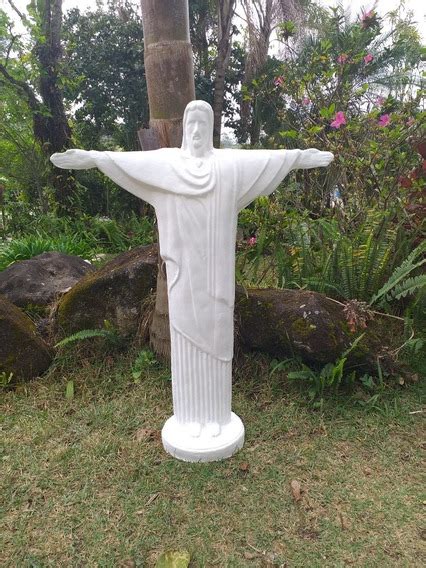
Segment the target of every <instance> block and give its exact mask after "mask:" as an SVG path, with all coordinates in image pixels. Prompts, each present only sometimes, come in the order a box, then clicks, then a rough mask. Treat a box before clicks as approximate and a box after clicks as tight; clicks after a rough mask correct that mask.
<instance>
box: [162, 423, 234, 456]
mask: <svg viewBox="0 0 426 568" xmlns="http://www.w3.org/2000/svg"><path fill="white" fill-rule="evenodd" d="M161 437H162V440H163V446H164V449H165V450H166V452H167V453H169V454H171V455H172V456H173V457H175V458H177V459H179V460H183V461H188V462H209V461H217V460H223V459H225V458H229V457H231V456H232V455H233V454H235V452H237V451H238V450H239V449H241V448H242V447H243V444H244V424H243V423H242V421H241V419H240V418H239V417H238V416H237V415H236V414H234V413H233V412H232V413H231V421H230V422H229V423H228V424H226V425H225V426H222V428H221V432H220V434H219V435H218V436H212V435H211V433H210V432H208V429H207V428H206V429H205V430H201V433H200V435H199V436H196V437H195V436H192V435H191V433H190V432H189V431H188V428H185V426H184V425H182V424H179V423H178V422H177V420H176V418H175V417H174V416H172V417H171V418H169V419H168V420H167V422H166V423H165V424H164V426H163V430H162V432H161Z"/></svg>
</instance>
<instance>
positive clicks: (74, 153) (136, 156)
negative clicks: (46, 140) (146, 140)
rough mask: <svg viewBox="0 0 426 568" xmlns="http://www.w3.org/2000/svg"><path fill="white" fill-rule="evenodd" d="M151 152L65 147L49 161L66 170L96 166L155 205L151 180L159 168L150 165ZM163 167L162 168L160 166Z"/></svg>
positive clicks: (126, 188) (120, 184) (152, 155)
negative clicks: (64, 150) (72, 148)
mask: <svg viewBox="0 0 426 568" xmlns="http://www.w3.org/2000/svg"><path fill="white" fill-rule="evenodd" d="M155 155H156V154H155V153H154V152H98V151H97V150H77V149H74V150H67V151H66V152H63V153H57V154H53V155H52V156H51V157H50V160H51V162H52V163H53V164H54V165H55V166H56V167H57V168H63V169H67V170H68V169H69V170H88V169H91V168H98V169H99V170H100V171H101V172H102V173H103V174H105V175H106V176H108V177H109V178H110V179H112V180H113V181H114V182H115V183H116V184H117V185H119V186H120V187H122V188H123V189H125V190H126V191H128V192H130V193H132V194H133V195H135V196H136V197H138V198H139V199H143V200H144V201H147V202H148V203H150V204H151V205H153V206H154V207H155V204H156V199H157V198H156V193H157V191H156V183H155V182H156V181H157V180H156V179H155V178H154V179H153V182H154V183H150V181H151V180H150V174H151V178H152V177H153V175H155V172H157V171H159V170H161V168H158V167H155V164H154V166H151V167H150V162H152V161H153V160H154V159H155ZM163 169H164V168H163Z"/></svg>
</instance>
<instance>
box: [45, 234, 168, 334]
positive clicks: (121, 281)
mask: <svg viewBox="0 0 426 568" xmlns="http://www.w3.org/2000/svg"><path fill="white" fill-rule="evenodd" d="M157 254H158V253H157V246H156V245H149V246H144V247H137V248H135V249H132V250H130V251H127V252H125V253H122V254H120V255H118V256H116V257H115V258H114V259H112V260H111V261H110V262H108V263H107V264H105V265H104V266H103V267H102V268H100V269H99V270H97V271H96V272H94V273H92V274H88V275H86V276H85V277H84V278H82V279H81V280H80V281H79V282H78V283H77V284H76V285H75V286H74V287H73V288H72V289H71V290H70V291H69V292H67V293H66V294H65V295H64V296H63V297H62V299H61V300H60V302H59V304H58V306H57V309H56V313H55V316H56V317H55V325H54V328H55V330H56V332H59V333H60V334H62V335H68V334H70V333H75V332H76V331H79V330H81V329H97V328H102V327H104V322H105V320H106V321H108V322H109V323H110V324H111V325H112V326H113V327H114V328H116V329H117V330H118V331H119V333H120V334H122V335H131V334H134V333H136V332H137V329H138V325H139V321H140V317H141V309H142V305H143V302H144V301H145V299H146V298H147V296H148V295H149V294H150V292H151V291H152V290H153V289H154V288H155V281H156V274H157Z"/></svg>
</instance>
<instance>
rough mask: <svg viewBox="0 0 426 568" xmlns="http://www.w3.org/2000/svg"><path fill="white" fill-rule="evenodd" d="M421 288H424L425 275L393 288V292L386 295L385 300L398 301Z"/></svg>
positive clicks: (425, 283) (425, 284)
mask: <svg viewBox="0 0 426 568" xmlns="http://www.w3.org/2000/svg"><path fill="white" fill-rule="evenodd" d="M423 287H426V274H420V275H419V276H413V277H411V278H407V280H404V281H403V282H401V283H400V284H398V285H397V286H395V288H394V290H392V291H391V293H390V294H388V296H387V298H386V299H387V300H388V301H390V300H392V299H395V300H399V299H400V298H405V296H408V295H409V294H414V292H416V291H417V290H420V289H421V288H423Z"/></svg>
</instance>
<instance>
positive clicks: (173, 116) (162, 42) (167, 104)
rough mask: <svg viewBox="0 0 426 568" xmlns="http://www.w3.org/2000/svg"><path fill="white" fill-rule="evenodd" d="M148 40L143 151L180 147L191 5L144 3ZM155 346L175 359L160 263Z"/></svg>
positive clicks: (167, 0)
mask: <svg viewBox="0 0 426 568" xmlns="http://www.w3.org/2000/svg"><path fill="white" fill-rule="evenodd" d="M141 5H142V20H143V29H144V38H145V72H146V81H147V87H148V101H149V112H150V121H149V126H150V127H149V129H144V130H141V131H140V133H139V134H140V139H141V144H142V148H143V149H144V150H151V149H154V148H162V147H174V146H180V144H181V141H182V118H183V113H184V110H185V107H186V105H187V104H188V103H189V102H190V101H191V100H194V99H195V86H194V69H193V62H192V48H191V42H190V39H189V12H188V0H162V1H161V2H158V0H141ZM150 337H151V344H152V347H153V349H154V351H155V352H156V353H157V355H159V356H160V357H166V358H168V357H170V329H169V318H168V302H167V282H166V271H165V264H164V262H163V261H162V260H161V259H160V264H159V271H158V278H157V295H156V303H155V310H154V317H153V321H152V324H151V330H150Z"/></svg>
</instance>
